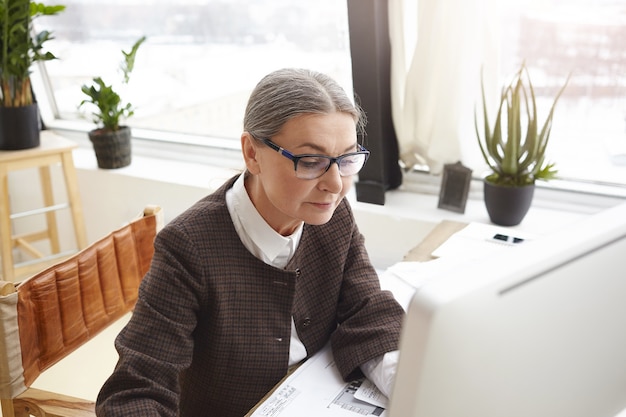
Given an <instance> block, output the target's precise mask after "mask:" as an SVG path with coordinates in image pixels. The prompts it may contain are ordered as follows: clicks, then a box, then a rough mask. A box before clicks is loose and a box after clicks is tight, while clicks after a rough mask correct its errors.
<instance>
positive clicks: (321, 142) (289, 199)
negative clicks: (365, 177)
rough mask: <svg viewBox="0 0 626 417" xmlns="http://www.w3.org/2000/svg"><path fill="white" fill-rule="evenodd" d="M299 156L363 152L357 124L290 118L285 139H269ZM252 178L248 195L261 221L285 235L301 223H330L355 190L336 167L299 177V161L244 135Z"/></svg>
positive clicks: (324, 117)
mask: <svg viewBox="0 0 626 417" xmlns="http://www.w3.org/2000/svg"><path fill="white" fill-rule="evenodd" d="M268 139H270V140H271V141H272V142H274V143H275V144H277V145H278V146H280V147H282V148H284V149H286V150H288V151H289V152H291V153H292V154H293V155H299V154H321V155H328V156H333V157H336V156H339V155H343V154H346V153H349V152H355V151H356V150H357V138H356V124H355V121H354V119H353V118H352V116H350V115H348V114H346V113H339V112H337V113H330V114H307V115H302V116H297V117H295V118H293V119H290V120H289V121H288V122H287V123H285V124H284V125H283V128H282V129H281V131H280V132H279V134H277V135H275V136H274V137H272V138H268ZM241 140H242V149H243V153H244V159H245V160H246V166H247V168H248V171H250V173H251V174H252V175H250V176H249V177H248V178H247V180H246V190H247V191H248V195H249V196H250V199H251V200H252V203H253V204H254V206H255V207H256V208H257V210H258V211H259V213H260V214H261V216H263V218H264V219H265V221H267V222H268V224H269V225H270V226H271V227H272V228H273V229H274V230H276V231H277V232H278V233H280V234H282V235H289V234H291V233H292V232H293V231H294V230H295V229H296V228H297V227H298V226H299V225H300V223H301V222H305V223H308V224H314V225H319V224H324V223H326V222H328V221H329V220H330V218H331V217H332V215H333V212H334V211H335V208H337V206H338V205H339V203H340V202H341V199H342V198H343V197H344V196H345V195H346V193H347V192H348V190H349V189H350V186H351V185H352V181H353V179H352V177H342V176H340V175H339V167H338V166H337V164H336V163H333V164H332V165H331V167H330V168H329V169H328V171H326V173H324V174H323V175H322V176H321V177H319V178H316V179H311V180H307V179H301V178H297V177H296V172H295V170H294V166H293V161H291V160H289V159H288V158H285V157H284V156H283V155H281V154H280V153H278V152H276V151H275V150H274V149H272V148H270V147H269V146H267V145H265V144H263V143H260V142H258V141H256V140H255V139H254V138H253V137H252V136H250V134H248V133H247V132H244V134H243V135H242V137H241Z"/></svg>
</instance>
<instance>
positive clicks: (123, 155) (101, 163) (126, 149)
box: [89, 126, 131, 169]
mask: <svg viewBox="0 0 626 417" xmlns="http://www.w3.org/2000/svg"><path fill="white" fill-rule="evenodd" d="M130 137H131V132H130V127H128V126H122V127H120V129H119V130H116V131H110V130H105V129H96V130H92V131H90V132H89V140H90V141H91V143H92V144H93V149H94V151H95V152H96V160H97V161H98V167H99V168H103V169H116V168H123V167H125V166H128V165H130V162H131V146H130Z"/></svg>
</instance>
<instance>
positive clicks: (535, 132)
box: [474, 64, 569, 186]
mask: <svg viewBox="0 0 626 417" xmlns="http://www.w3.org/2000/svg"><path fill="white" fill-rule="evenodd" d="M568 81H569V76H568V78H567V80H566V82H565V84H564V85H563V87H561V89H560V90H559V92H558V94H557V95H556V97H555V99H554V101H553V103H552V106H551V107H550V112H549V113H548V117H547V118H546V121H545V123H544V124H543V126H542V127H541V128H539V126H538V120H537V105H536V101H535V91H534V89H533V85H532V83H531V81H530V75H529V73H528V69H527V68H526V66H525V65H524V64H522V66H521V68H520V69H519V71H518V72H517V73H516V74H515V76H514V77H513V80H512V81H511V82H510V84H508V85H507V86H505V87H504V88H503V90H502V95H501V96H500V105H499V107H498V113H497V115H496V119H495V123H494V127H493V129H491V125H490V123H489V118H488V115H487V104H486V100H485V87H484V82H483V80H482V78H481V91H482V100H483V114H484V127H483V128H484V134H483V135H482V136H481V134H480V131H479V128H478V120H477V118H476V115H475V118H474V125H475V129H476V136H477V138H478V144H479V145H480V150H481V152H482V155H483V158H484V159H485V162H486V163H487V164H488V165H489V168H490V169H491V171H492V173H491V174H490V175H488V176H487V177H486V180H487V181H489V182H491V183H493V184H499V185H508V186H524V185H530V184H534V183H535V180H538V179H540V180H550V179H553V178H555V176H556V174H557V170H556V168H555V164H554V163H551V162H547V161H546V159H545V155H546V148H547V146H548V141H549V139H550V132H551V129H552V118H553V116H554V108H555V106H556V103H557V101H558V99H559V97H560V96H561V94H562V93H563V91H564V90H565V87H566V86H567V83H568ZM524 113H525V114H524ZM524 122H525V123H524ZM523 124H525V128H524V129H523V128H522V125H523Z"/></svg>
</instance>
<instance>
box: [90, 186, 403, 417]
mask: <svg viewBox="0 0 626 417" xmlns="http://www.w3.org/2000/svg"><path fill="white" fill-rule="evenodd" d="M234 180H235V178H232V179H231V180H229V181H228V182H227V183H226V184H224V186H222V187H221V188H220V189H219V190H217V191H216V192H215V193H213V194H211V195H209V196H207V197H205V198H204V199H202V200H200V201H199V202H198V203H196V204H195V205H194V206H192V207H191V208H190V209H188V210H187V211H186V212H184V213H183V214H181V215H180V216H179V217H177V218H176V219H174V220H173V221H172V222H171V223H169V224H168V225H167V226H166V227H165V228H164V229H163V230H162V231H161V232H160V233H159V234H158V236H157V238H156V240H155V254H154V258H153V261H152V265H151V267H150V270H149V272H148V273H147V274H146V276H145V278H144V280H143V282H142V284H141V287H140V291H139V300H138V302H137V306H136V308H135V311H134V313H133V316H132V318H131V320H130V322H129V324H128V325H127V326H126V328H125V329H124V330H123V331H122V332H121V333H120V335H119V336H118V338H117V339H116V343H115V344H116V348H117V350H118V352H119V354H120V359H119V362H118V364H117V366H116V369H115V371H114V372H113V374H112V375H111V377H110V378H109V379H108V381H107V382H106V383H105V385H104V386H103V388H102V390H101V392H100V395H99V397H98V401H97V410H96V411H97V414H98V416H108V417H113V416H124V417H128V416H176V415H180V416H185V417H187V416H188V417H200V416H215V417H241V416H243V415H244V414H245V413H246V412H247V411H248V410H249V409H250V408H252V407H253V406H254V405H255V403H256V402H257V401H258V400H259V399H260V398H261V397H263V395H264V394H265V393H266V392H267V391H269V390H270V389H271V388H272V387H273V385H274V384H276V383H277V382H278V381H279V380H280V379H281V378H282V377H283V376H284V375H285V373H286V372H287V367H288V358H289V341H290V334H291V317H292V316H293V318H294V321H295V324H296V328H297V331H298V335H299V337H300V339H301V340H302V342H303V343H304V345H305V346H306V349H307V353H308V355H309V356H310V355H313V354H314V353H316V352H317V351H318V350H319V349H320V348H322V347H323V346H324V345H325V344H326V343H327V342H328V341H329V340H330V341H331V343H332V349H333V354H334V357H335V361H336V363H337V366H338V369H339V370H340V372H341V374H342V375H343V376H344V377H345V378H353V377H356V376H360V370H359V365H360V364H362V363H364V362H366V361H368V360H370V359H373V358H375V357H377V356H380V355H382V354H384V353H385V352H388V351H392V350H395V349H397V347H398V337H399V334H400V326H401V324H402V320H403V318H404V311H403V310H402V308H401V307H400V306H399V305H398V304H397V303H396V301H395V300H394V298H393V296H392V295H391V293H389V292H386V291H381V289H380V285H379V281H378V277H377V275H376V272H375V270H374V269H373V267H372V266H371V264H370V262H369V258H368V256H367V253H366V251H365V247H364V245H363V236H362V235H361V234H360V233H359V231H358V229H357V226H356V224H355V221H354V217H353V215H352V212H351V209H350V206H349V204H348V202H347V201H346V200H345V199H344V201H343V202H342V203H341V204H340V205H339V207H338V208H337V210H336V211H335V213H334V215H333V217H332V219H331V220H330V221H329V222H328V223H326V224H324V225H321V226H311V225H305V226H304V230H303V234H302V239H301V241H300V245H299V246H298V249H297V251H296V253H295V254H294V256H293V258H292V260H291V261H290V263H289V264H288V265H287V267H286V268H285V269H278V268H274V267H272V266H270V265H267V264H265V263H264V262H262V261H260V260H259V259H257V258H256V257H254V256H253V255H252V254H250V252H248V250H247V249H246V248H245V247H244V246H243V244H242V243H241V241H240V240H239V237H238V235H237V232H236V231H235V228H234V226H233V224H232V221H231V219H230V214H229V212H228V209H227V207H226V202H225V193H226V190H227V189H228V188H229V187H231V186H232V184H233V182H234Z"/></svg>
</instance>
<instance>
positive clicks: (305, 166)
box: [259, 138, 370, 180]
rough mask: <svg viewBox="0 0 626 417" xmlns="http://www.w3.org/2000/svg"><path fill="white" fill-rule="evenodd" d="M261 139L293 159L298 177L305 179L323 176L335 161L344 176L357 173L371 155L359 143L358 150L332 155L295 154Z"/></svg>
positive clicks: (340, 173) (261, 139)
mask: <svg viewBox="0 0 626 417" xmlns="http://www.w3.org/2000/svg"><path fill="white" fill-rule="evenodd" d="M259 140H260V141H261V142H263V143H264V144H266V145H267V146H269V147H270V148H272V149H274V150H275V151H276V152H278V153H279V154H281V155H282V156H284V157H285V158H287V159H291V160H292V161H293V169H294V170H295V171H296V177H298V178H301V179H305V180H314V179H315V178H319V177H321V176H322V175H324V173H326V171H328V170H329V169H330V166H331V165H332V164H333V163H337V166H338V167H339V175H341V176H342V177H348V176H351V175H355V174H357V173H358V172H359V171H360V170H361V168H363V166H365V162H367V158H369V156H370V151H368V150H367V149H365V148H364V147H363V146H361V145H358V144H357V146H358V151H357V152H351V153H347V154H344V155H339V156H338V157H332V156H327V155H316V154H302V155H294V154H292V153H291V152H289V151H288V150H286V149H284V148H281V147H280V146H278V145H277V144H275V143H274V142H272V141H271V140H269V139H264V138H260V139H259Z"/></svg>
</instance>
